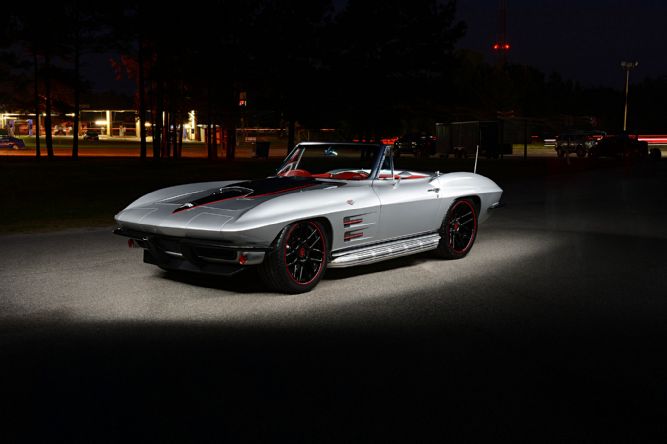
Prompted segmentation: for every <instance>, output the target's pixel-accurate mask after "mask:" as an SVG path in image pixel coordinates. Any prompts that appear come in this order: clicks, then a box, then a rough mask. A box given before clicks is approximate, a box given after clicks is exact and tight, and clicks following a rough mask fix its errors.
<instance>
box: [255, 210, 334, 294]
mask: <svg viewBox="0 0 667 444" xmlns="http://www.w3.org/2000/svg"><path fill="white" fill-rule="evenodd" d="M327 248H328V241H327V237H326V234H325V230H324V227H323V226H322V224H321V223H319V222H316V221H303V222H295V223H293V224H290V225H288V226H286V227H285V228H283V230H282V231H281V232H280V234H279V235H278V237H277V238H276V240H275V242H274V245H273V250H272V251H271V252H270V253H268V254H267V256H266V257H265V258H264V262H262V264H261V265H260V276H261V277H262V279H263V280H264V282H265V283H266V284H267V285H268V286H269V287H271V288H272V289H274V290H276V291H280V292H282V293H305V292H307V291H310V290H312V289H313V288H315V286H316V285H317V283H318V282H319V281H320V279H322V275H323V274H324V270H325V269H326V266H327V253H328V250H327Z"/></svg>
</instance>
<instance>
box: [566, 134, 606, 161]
mask: <svg viewBox="0 0 667 444" xmlns="http://www.w3.org/2000/svg"><path fill="white" fill-rule="evenodd" d="M606 134H607V133H605V132H604V131H568V132H564V133H561V134H559V135H558V136H557V137H556V148H555V149H556V154H558V157H564V156H566V155H568V154H576V155H577V156H578V157H586V156H587V155H588V154H589V153H590V152H591V148H593V147H594V146H595V145H597V143H598V142H599V141H600V140H601V139H602V138H603V137H604V136H605V135H606Z"/></svg>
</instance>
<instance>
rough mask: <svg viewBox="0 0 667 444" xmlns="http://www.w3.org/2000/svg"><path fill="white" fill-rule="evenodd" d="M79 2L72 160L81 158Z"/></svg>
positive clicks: (75, 7)
mask: <svg viewBox="0 0 667 444" xmlns="http://www.w3.org/2000/svg"><path fill="white" fill-rule="evenodd" d="M80 33H81V30H80V24H79V2H78V1H77V2H74V128H72V159H74V160H76V159H78V158H79V114H80V108H81V82H80V81H79V71H80V70H81V63H80V60H79V58H80V55H81V54H80V53H81V48H80Z"/></svg>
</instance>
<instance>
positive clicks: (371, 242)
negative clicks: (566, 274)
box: [115, 142, 502, 293]
mask: <svg viewBox="0 0 667 444" xmlns="http://www.w3.org/2000/svg"><path fill="white" fill-rule="evenodd" d="M501 194H502V190H501V189H500V188H499V187H498V185H496V184H495V183H494V182H493V181H491V180H489V179H487V178H486V177H483V176H480V175H477V174H473V173H465V172H457V173H447V174H441V173H439V172H433V173H423V172H417V171H405V170H401V169H398V168H396V167H395V166H394V161H393V158H392V153H391V148H390V147H385V146H382V145H370V144H353V143H320V142H308V143H301V144H299V145H297V146H296V147H295V148H294V149H293V150H292V151H291V152H290V153H289V154H288V156H287V157H286V159H285V160H284V161H283V163H282V165H281V166H280V168H279V169H278V170H277V173H276V175H275V176H272V177H269V178H266V179H260V180H232V181H221V182H203V183H195V184H189V185H180V186H175V187H171V188H165V189H162V190H158V191H155V192H152V193H149V194H147V195H145V196H143V197H141V198H139V199H138V200H136V201H135V202H133V203H132V204H130V205H129V206H128V207H127V208H125V209H124V210H122V211H121V212H120V213H118V214H117V215H116V217H115V219H116V222H117V224H118V228H117V229H116V231H115V233H117V234H120V235H123V236H127V237H128V238H129V240H128V244H129V246H130V247H138V248H143V249H144V262H147V263H150V264H155V265H158V266H159V267H161V268H163V269H166V270H185V271H193V272H199V273H209V274H217V275H231V274H233V273H236V272H239V271H241V270H243V269H245V268H247V267H249V266H259V272H260V275H261V276H262V279H264V281H265V282H266V283H267V284H268V285H269V286H270V287H271V288H272V289H274V290H277V291H281V292H286V293H301V292H306V291H309V290H311V289H312V288H313V287H315V285H317V283H318V282H319V281H320V279H321V278H322V275H323V274H324V271H325V270H326V269H327V268H333V267H351V266H355V265H363V264H370V263H372V262H378V261H382V260H385V259H391V258H395V257H398V256H404V255H409V254H414V253H418V252H422V251H427V250H434V252H435V253H436V255H437V256H440V257H444V258H450V259H458V258H462V257H464V256H465V255H466V254H468V252H469V251H470V249H471V248H472V246H473V243H474V242H475V236H476V234H477V226H478V224H479V223H480V222H483V221H484V220H485V219H487V218H488V216H489V211H490V210H491V209H493V208H496V207H498V206H499V205H500V196H501Z"/></svg>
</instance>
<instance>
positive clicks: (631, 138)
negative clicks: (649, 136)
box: [590, 132, 648, 159]
mask: <svg viewBox="0 0 667 444" xmlns="http://www.w3.org/2000/svg"><path fill="white" fill-rule="evenodd" d="M590 156H591V157H623V158H635V159H638V158H646V157H647V156H648V142H646V141H640V140H639V138H638V137H637V135H636V134H630V133H627V132H626V133H621V134H616V135H610V136H605V137H603V138H602V139H600V141H598V143H596V144H595V145H594V146H593V147H591V150H590Z"/></svg>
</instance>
